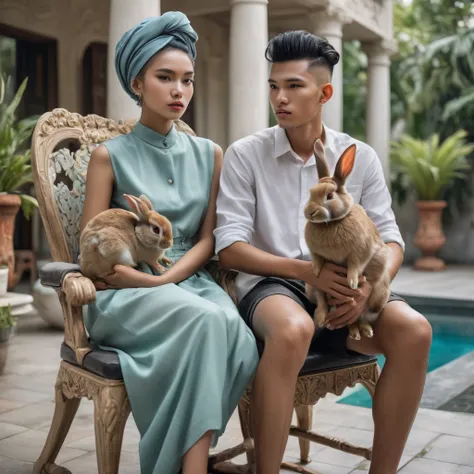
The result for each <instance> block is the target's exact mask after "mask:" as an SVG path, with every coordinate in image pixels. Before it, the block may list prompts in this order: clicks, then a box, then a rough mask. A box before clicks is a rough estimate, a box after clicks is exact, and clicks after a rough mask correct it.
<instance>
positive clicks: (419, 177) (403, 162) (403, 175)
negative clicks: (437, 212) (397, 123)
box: [390, 130, 474, 204]
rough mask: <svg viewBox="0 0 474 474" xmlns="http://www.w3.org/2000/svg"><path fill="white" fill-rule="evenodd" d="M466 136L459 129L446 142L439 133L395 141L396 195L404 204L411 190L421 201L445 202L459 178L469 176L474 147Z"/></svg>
mask: <svg viewBox="0 0 474 474" xmlns="http://www.w3.org/2000/svg"><path fill="white" fill-rule="evenodd" d="M466 136H467V133H466V131H464V130H459V131H458V132H456V133H454V134H453V135H451V136H449V137H448V138H446V140H444V141H443V142H442V143H440V139H439V135H438V134H433V135H432V136H431V137H430V138H429V139H428V140H419V139H416V138H413V137H411V136H409V135H402V137H401V139H400V141H398V142H392V144H391V153H390V159H391V163H392V171H393V173H394V174H395V175H396V176H395V179H394V186H393V187H392V193H393V194H394V195H395V196H396V197H397V198H398V201H399V203H400V204H402V203H403V201H404V200H405V198H406V197H407V195H408V193H409V192H410V191H411V190H412V191H414V192H415V194H416V196H417V199H418V200H420V201H432V200H438V199H443V198H444V194H445V192H446V190H447V189H448V188H449V187H450V186H451V185H452V184H453V182H454V181H455V180H456V179H466V178H467V177H468V176H469V170H470V169H471V166H470V165H469V163H468V161H467V159H466V157H467V156H468V155H469V154H470V153H472V151H474V144H472V143H468V142H467V141H466Z"/></svg>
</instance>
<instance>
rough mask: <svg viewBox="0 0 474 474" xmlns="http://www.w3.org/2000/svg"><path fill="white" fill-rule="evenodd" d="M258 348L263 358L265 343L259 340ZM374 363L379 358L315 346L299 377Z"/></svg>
mask: <svg viewBox="0 0 474 474" xmlns="http://www.w3.org/2000/svg"><path fill="white" fill-rule="evenodd" d="M257 347H258V352H259V354H260V356H261V355H262V354H263V348H264V347H265V346H264V344H263V342H261V341H259V340H257ZM373 362H377V356H367V355H364V354H359V353H358V352H353V351H348V350H339V351H337V350H331V349H330V348H324V349H321V348H320V347H317V345H316V344H313V345H311V347H310V348H309V352H308V355H307V357H306V361H305V363H304V365H303V367H302V369H301V370H300V373H299V375H313V374H318V373H322V372H330V371H332V370H340V369H348V368H350V367H355V366H357V365H364V364H369V363H373Z"/></svg>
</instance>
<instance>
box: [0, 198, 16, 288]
mask: <svg viewBox="0 0 474 474" xmlns="http://www.w3.org/2000/svg"><path fill="white" fill-rule="evenodd" d="M20 206H21V199H20V196H18V195H16V194H0V264H2V265H8V289H11V288H13V287H14V286H15V253H14V249H13V232H14V230H15V217H16V215H17V214H18V211H19V210H20Z"/></svg>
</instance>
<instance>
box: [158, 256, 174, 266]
mask: <svg viewBox="0 0 474 474" xmlns="http://www.w3.org/2000/svg"><path fill="white" fill-rule="evenodd" d="M161 261H162V262H163V263H164V264H165V265H166V266H167V267H171V265H173V262H172V260H170V259H169V258H168V257H163V258H162V259H161Z"/></svg>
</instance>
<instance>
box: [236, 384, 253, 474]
mask: <svg viewBox="0 0 474 474" xmlns="http://www.w3.org/2000/svg"><path fill="white" fill-rule="evenodd" d="M239 419H240V428H241V430H242V435H243V437H244V441H245V440H247V439H249V438H251V439H253V429H252V416H251V407H250V400H249V394H248V393H245V394H244V396H243V397H242V398H241V399H240V402H239ZM247 463H248V467H249V469H250V472H255V449H254V448H252V449H249V450H248V451H247Z"/></svg>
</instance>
